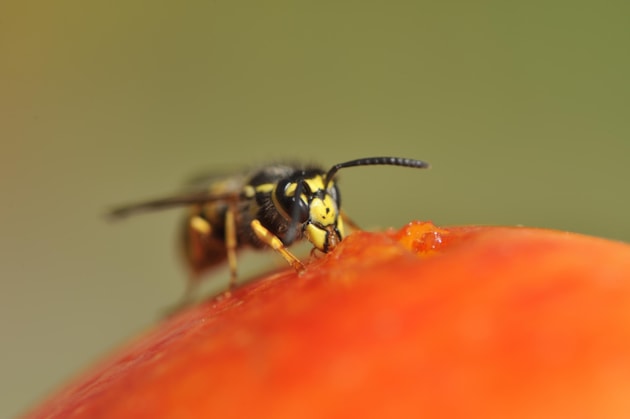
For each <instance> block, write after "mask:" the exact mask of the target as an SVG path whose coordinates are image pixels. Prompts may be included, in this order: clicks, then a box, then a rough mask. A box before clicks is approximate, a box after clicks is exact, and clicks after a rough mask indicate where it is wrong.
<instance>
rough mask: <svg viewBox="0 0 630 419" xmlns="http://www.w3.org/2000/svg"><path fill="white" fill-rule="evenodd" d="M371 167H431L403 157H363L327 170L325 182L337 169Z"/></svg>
mask: <svg viewBox="0 0 630 419" xmlns="http://www.w3.org/2000/svg"><path fill="white" fill-rule="evenodd" d="M372 165H386V166H403V167H413V168H416V169H428V168H429V167H431V165H430V164H429V163H427V162H425V161H422V160H416V159H407V158H404V157H364V158H362V159H356V160H350V161H347V162H344V163H338V164H336V165H334V166H333V167H331V168H330V170H328V173H326V182H325V184H326V185H328V184H329V183H330V181H331V180H332V179H333V178H334V177H335V175H336V174H337V171H339V169H344V168H346V167H355V166H372Z"/></svg>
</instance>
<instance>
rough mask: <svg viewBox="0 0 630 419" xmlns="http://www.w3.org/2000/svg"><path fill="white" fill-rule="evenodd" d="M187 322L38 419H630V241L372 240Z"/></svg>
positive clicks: (109, 363) (422, 229)
mask: <svg viewBox="0 0 630 419" xmlns="http://www.w3.org/2000/svg"><path fill="white" fill-rule="evenodd" d="M313 259H314V260H312V261H311V262H310V264H309V265H308V267H307V270H306V271H305V272H304V273H303V274H301V275H298V274H296V273H295V272H292V271H288V270H286V271H282V272H279V273H274V274H271V275H268V276H266V277H263V278H261V279H259V280H257V281H254V282H251V283H249V284H247V285H245V286H243V287H241V288H239V289H237V290H236V291H235V292H233V293H232V295H231V296H229V297H223V298H221V297H219V298H215V299H212V300H208V301H207V302H205V303H203V304H200V305H198V306H195V307H191V308H189V309H187V310H185V311H182V312H180V313H178V314H177V315H175V316H174V317H172V318H170V319H168V320H165V321H164V322H162V323H160V324H158V325H156V327H155V329H154V330H152V331H150V332H148V333H147V334H146V335H144V336H141V337H139V338H138V339H137V340H136V341H134V342H132V343H130V344H128V345H127V346H126V347H125V348H122V349H120V350H118V351H116V352H115V353H114V354H113V355H111V356H110V357H109V358H108V359H105V360H103V361H102V362H101V363H100V364H98V365H96V366H94V367H92V368H91V369H90V370H89V371H87V372H85V373H84V374H83V375H82V376H80V377H78V378H77V379H75V380H74V382H72V383H70V384H69V385H67V387H66V388H65V389H63V390H61V391H60V392H58V393H57V394H53V395H52V396H51V397H50V398H49V399H48V400H47V401H45V402H44V403H43V404H41V405H40V406H39V407H36V408H35V409H34V410H33V411H32V412H30V413H29V414H27V415H26V417H27V418H127V417H129V418H206V417H207V418H236V417H238V418H245V417H250V418H253V417H255V418H334V417H344V418H345V417H361V418H367V417H378V418H385V417H405V418H406V417H422V418H438V417H439V418H445V417H462V418H532V417H536V418H629V417H630V246H629V245H627V244H624V243H620V242H614V241H608V240H604V239H599V238H594V237H588V236H582V235H577V234H571V233H566V232H558V231H550V230H541V229H530V228H502V227H453V228H437V227H435V226H434V225H433V224H431V223H422V222H412V223H410V224H409V225H407V226H406V227H404V228H402V229H401V230H399V231H388V232H381V233H368V232H358V233H355V234H353V235H351V236H349V237H348V238H347V239H345V240H344V241H343V242H342V243H341V244H340V245H339V246H338V247H337V248H336V249H335V250H334V251H333V252H331V253H329V254H326V255H324V256H322V257H320V258H313Z"/></svg>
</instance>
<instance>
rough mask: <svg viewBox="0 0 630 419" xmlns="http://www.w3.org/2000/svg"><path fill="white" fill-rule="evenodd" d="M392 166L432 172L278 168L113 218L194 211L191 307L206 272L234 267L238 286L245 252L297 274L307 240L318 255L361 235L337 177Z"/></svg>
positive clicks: (377, 160) (187, 243)
mask: <svg viewBox="0 0 630 419" xmlns="http://www.w3.org/2000/svg"><path fill="white" fill-rule="evenodd" d="M370 165H389V166H404V167H411V168H418V169H423V168H428V167H429V164H428V163H426V162H424V161H421V160H414V159H407V158H401V157H367V158H361V159H356V160H350V161H347V162H344V163H338V164H335V165H334V166H332V167H331V168H330V169H328V170H327V171H325V170H323V169H322V168H320V167H315V166H299V165H289V164H273V165H268V166H263V167H261V168H259V169H257V170H253V171H251V172H250V173H247V174H239V175H232V176H227V177H224V178H221V179H212V180H208V179H206V183H208V184H206V185H203V186H200V185H198V183H200V182H199V179H198V180H197V182H195V183H197V187H196V188H193V189H192V190H189V191H186V192H184V193H181V194H178V195H174V196H171V197H167V198H163V199H156V200H150V201H145V202H140V203H136V204H131V205H126V206H122V207H120V208H117V209H114V210H113V211H111V213H110V215H111V216H112V217H113V218H122V217H126V216H128V215H131V214H135V213H140V212H144V211H150V210H158V209H167V208H172V207H181V206H189V207H190V213H189V214H188V216H187V217H186V219H185V222H184V228H183V234H182V238H183V249H184V255H185V260H186V262H187V265H188V268H189V271H190V275H189V278H190V279H189V281H188V284H189V286H188V288H187V291H186V294H185V296H184V300H186V299H187V297H189V296H190V294H191V293H192V291H193V290H194V289H195V288H196V285H197V284H198V283H199V279H200V278H201V277H202V274H204V273H205V272H206V271H208V270H209V269H211V268H214V267H216V266H218V265H220V264H222V263H224V262H225V261H226V260H227V262H228V264H229V267H230V289H232V288H233V287H234V286H235V284H236V279H237V263H236V253H237V250H238V249H240V248H243V247H246V246H250V247H253V248H257V249H262V248H272V249H273V250H275V251H276V252H278V253H279V254H280V256H282V257H283V258H284V259H285V260H286V261H287V262H288V263H289V264H290V265H291V266H292V267H293V268H294V269H295V270H296V271H298V272H299V271H303V270H304V265H303V264H302V262H301V261H300V260H299V259H298V258H297V257H296V256H295V255H294V254H293V253H291V252H290V251H289V250H288V247H289V246H290V245H291V244H293V243H295V242H297V241H299V240H301V239H303V238H305V239H306V240H308V241H309V242H310V243H311V244H312V245H313V251H319V252H323V253H328V252H330V251H332V250H333V249H334V248H335V247H336V246H337V245H338V244H339V242H341V240H343V239H344V237H345V236H346V233H345V228H344V223H345V224H346V225H348V227H350V228H352V229H358V227H357V226H356V224H355V223H354V222H352V221H351V220H350V219H349V218H348V217H347V216H346V214H345V213H344V212H343V211H342V210H341V196H340V194H339V189H338V187H337V183H336V182H335V176H336V175H337V172H338V171H339V170H340V169H345V168H348V167H355V166H370Z"/></svg>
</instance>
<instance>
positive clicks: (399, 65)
mask: <svg viewBox="0 0 630 419" xmlns="http://www.w3.org/2000/svg"><path fill="white" fill-rule="evenodd" d="M629 12H630V3H628V2H623V1H619V2H617V3H614V2H606V1H603V2H602V1H557V0H551V1H530V2H504V1H478V2H469V1H459V2H457V1H455V2H422V1H389V2H385V1H383V2H378V1H345V2H344V1H342V2H325V1H324V2H322V1H318V2H313V1H302V2H289V1H268V2H253V1H222V0H217V1H207V2H188V3H183V2H182V3H178V4H177V5H175V3H172V2H163V1H153V2H138V1H126V2H122V1H120V2H117V1H113V2H100V3H98V4H97V3H96V2H83V1H60V2H11V1H8V2H3V3H2V4H1V5H0V53H1V55H0V59H1V62H0V138H1V139H2V142H1V144H2V148H1V153H0V163H1V164H0V185H1V191H2V205H1V206H0V217H1V220H2V221H1V222H0V229H1V234H0V246H1V251H0V255H1V258H2V259H1V263H0V275H1V281H2V291H1V293H0V294H1V297H0V298H2V301H1V305H0V310H1V312H0V324H1V326H2V346H1V351H2V352H1V354H2V357H1V358H0V370H1V371H2V373H1V374H0V376H1V377H2V378H1V379H0V384H1V386H2V387H1V388H0V417H7V416H11V415H15V414H17V413H18V412H20V411H24V409H25V408H26V407H27V406H29V405H32V404H34V403H36V402H37V401H38V400H40V399H41V398H42V397H43V396H44V395H45V394H47V393H48V392H50V391H51V390H53V389H54V388H56V387H57V386H58V385H59V384H61V383H62V382H64V381H65V380H67V379H69V378H70V377H72V376H74V375H75V374H77V373H78V372H79V371H80V370H81V369H82V368H85V367H86V366H88V365H90V364H91V363H93V362H94V361H95V360H97V359H99V358H100V357H102V356H103V355H104V354H106V353H108V351H111V350H113V349H114V348H116V347H117V346H119V345H121V344H122V343H123V342H125V341H126V340H128V339H129V338H131V337H132V336H134V335H137V334H138V333H140V332H141V331H142V330H145V329H146V328H148V327H150V326H151V325H152V324H154V323H155V322H156V321H157V320H158V318H159V315H160V313H161V310H162V309H163V308H165V307H166V306H168V305H169V304H171V303H173V302H175V301H177V299H178V298H179V297H180V295H181V293H182V291H183V287H184V277H185V275H184V271H183V270H182V269H181V266H180V264H179V260H178V257H177V253H176V251H175V247H176V246H175V236H176V233H177V227H178V223H179V220H180V217H181V212H180V211H169V212H163V213H156V214H151V215H146V216H142V217H138V218H133V219H129V220H127V221H124V222H121V223H116V224H113V225H112V224H111V223H108V222H106V221H105V220H104V219H103V217H102V215H103V214H104V212H105V211H106V210H107V209H108V208H110V207H111V206H112V205H115V204H120V203H127V202H128V201H135V200H138V199H144V198H152V197H156V196H161V195H165V194H169V193H171V192H173V191H175V190H177V188H178V187H179V185H180V182H181V181H182V180H184V179H186V178H188V177H189V176H190V175H191V174H195V173H196V172H199V171H204V170H208V169H212V168H217V167H218V168H220V169H222V170H223V169H228V170H232V169H239V168H241V167H243V166H247V165H251V164H257V163H260V162H264V161H268V160H278V159H280V160H282V159H301V160H306V161H314V162H320V163H321V164H322V165H324V166H329V165H332V164H334V163H337V162H340V161H344V160H348V159H353V158H357V157H363V156H371V155H400V156H405V157H413V158H420V159H425V160H427V161H430V162H431V163H432V165H433V169H432V170H430V171H413V170H410V169H401V168H388V167H381V168H378V167H372V168H357V169H349V170H347V171H345V172H342V173H341V177H340V179H341V187H342V193H343V200H344V207H345V209H346V211H347V212H348V213H349V214H350V215H351V216H352V217H353V218H354V219H355V220H356V221H357V222H359V223H360V224H361V225H363V226H366V227H371V228H379V227H388V226H395V227H399V226H401V225H403V224H405V223H406V222H408V221H410V220H412V219H423V220H427V219H428V220H433V221H434V222H435V223H436V224H438V225H449V224H469V223H472V224H503V225H517V224H518V225H526V226H539V227H550V228H555V229H562V230H569V231H575V232H580V233H585V234H591V235H597V236H602V237H607V238H612V239H617V240H625V241H630V227H629V223H628V214H629V213H630V211H629V209H630V208H629V207H630V198H629V196H628V188H627V182H628V178H629V175H630V166H629V165H628V157H629V154H630V122H629V121H630V112H629V111H630V99H629V98H630V89H629V87H630V83H629V82H628V74H630V59H629V54H628V47H629V42H628V41H629V40H630V25H628V16H630V14H629ZM256 260H259V258H258V257H254V256H247V255H246V256H243V257H241V262H242V264H241V265H240V266H242V267H244V268H243V269H244V270H245V271H246V272H249V274H248V275H254V274H255V273H256V272H259V271H260V269H269V268H270V267H273V266H281V265H282V263H284V262H283V261H282V260H280V258H278V257H277V256H275V255H273V254H269V255H264V256H263V257H262V259H260V260H261V262H260V264H261V266H262V268H258V267H252V266H254V265H253V264H254V263H255V262H256ZM246 276H247V275H246ZM214 278H215V279H217V280H218V283H219V285H218V286H222V284H224V283H225V282H224V281H225V280H226V279H227V272H226V271H225V270H223V271H220V272H218V273H217V274H216V275H215V276H214ZM215 285H216V283H215ZM209 391H212V390H211V388H210V389H209Z"/></svg>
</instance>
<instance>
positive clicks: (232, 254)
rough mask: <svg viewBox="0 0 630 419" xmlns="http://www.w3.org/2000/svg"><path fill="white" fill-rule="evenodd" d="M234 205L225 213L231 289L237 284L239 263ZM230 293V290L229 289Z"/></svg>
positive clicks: (226, 247)
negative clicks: (237, 260)
mask: <svg viewBox="0 0 630 419" xmlns="http://www.w3.org/2000/svg"><path fill="white" fill-rule="evenodd" d="M235 211H236V209H235V208H234V205H230V206H229V207H228V210H227V211H226V213H225V249H226V250H227V258H228V264H229V265H230V290H232V289H233V288H234V287H235V286H236V278H237V276H238V275H237V274H238V272H237V265H236V247H237V242H236V221H235V220H234V213H235ZM228 293H229V291H228Z"/></svg>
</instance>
